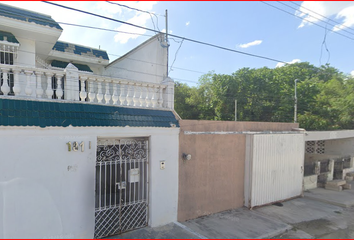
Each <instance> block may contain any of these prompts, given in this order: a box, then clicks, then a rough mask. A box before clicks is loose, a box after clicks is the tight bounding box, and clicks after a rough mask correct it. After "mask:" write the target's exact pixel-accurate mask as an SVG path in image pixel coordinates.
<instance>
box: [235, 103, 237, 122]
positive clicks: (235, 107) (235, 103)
mask: <svg viewBox="0 0 354 240" xmlns="http://www.w3.org/2000/svg"><path fill="white" fill-rule="evenodd" d="M236 121H237V100H235V122H236Z"/></svg>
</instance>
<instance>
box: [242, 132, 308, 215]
mask: <svg viewBox="0 0 354 240" xmlns="http://www.w3.org/2000/svg"><path fill="white" fill-rule="evenodd" d="M304 153H305V140H304V134H303V133H276V134H275V133H272V134H248V135H247V136H246V159H245V160H246V161H245V188H244V189H245V206H246V207H249V208H252V207H255V206H261V205H265V204H269V203H273V202H277V201H281V200H285V199H289V198H292V197H296V196H300V195H301V194H302V182H303V172H304V170H303V169H304V168H303V165H304Z"/></svg>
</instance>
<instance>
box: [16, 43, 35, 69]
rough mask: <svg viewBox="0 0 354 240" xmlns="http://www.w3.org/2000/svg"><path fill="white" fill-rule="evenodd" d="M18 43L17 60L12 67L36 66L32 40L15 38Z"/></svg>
mask: <svg viewBox="0 0 354 240" xmlns="http://www.w3.org/2000/svg"><path fill="white" fill-rule="evenodd" d="M16 38H17V40H18V41H19V42H20V47H19V49H18V55H17V58H16V59H15V61H14V65H21V66H26V67H35V66H36V44H35V41H34V40H31V39H26V38H19V37H16Z"/></svg>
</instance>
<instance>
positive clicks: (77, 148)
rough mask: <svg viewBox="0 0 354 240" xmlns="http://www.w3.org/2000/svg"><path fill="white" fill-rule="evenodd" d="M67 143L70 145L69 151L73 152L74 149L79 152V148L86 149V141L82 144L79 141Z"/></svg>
mask: <svg viewBox="0 0 354 240" xmlns="http://www.w3.org/2000/svg"><path fill="white" fill-rule="evenodd" d="M66 145H68V152H71V150H73V151H74V152H77V151H78V150H79V148H81V152H83V151H85V143H84V142H81V143H80V144H79V143H78V142H76V141H75V142H73V143H71V142H67V143H66Z"/></svg>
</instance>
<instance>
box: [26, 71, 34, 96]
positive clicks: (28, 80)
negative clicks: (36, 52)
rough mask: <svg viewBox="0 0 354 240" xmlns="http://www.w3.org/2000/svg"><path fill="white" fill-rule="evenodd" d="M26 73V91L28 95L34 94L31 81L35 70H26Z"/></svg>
mask: <svg viewBox="0 0 354 240" xmlns="http://www.w3.org/2000/svg"><path fill="white" fill-rule="evenodd" d="M25 74H26V88H25V93H26V95H27V96H28V97H30V96H31V95H32V92H33V89H32V83H31V76H32V74H33V71H25Z"/></svg>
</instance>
